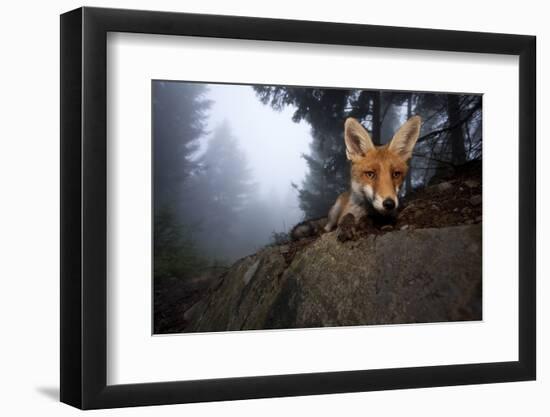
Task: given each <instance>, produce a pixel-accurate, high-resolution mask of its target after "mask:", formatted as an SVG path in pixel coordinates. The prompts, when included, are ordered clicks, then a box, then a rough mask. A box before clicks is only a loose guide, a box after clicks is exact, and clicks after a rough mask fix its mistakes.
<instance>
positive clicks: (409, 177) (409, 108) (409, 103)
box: [405, 93, 413, 194]
mask: <svg viewBox="0 0 550 417" xmlns="http://www.w3.org/2000/svg"><path fill="white" fill-rule="evenodd" d="M412 99H413V95H412V93H411V94H409V98H408V99H407V120H409V119H410V118H411V117H412ZM411 160H412V158H411ZM412 170H413V168H412V166H411V165H410V164H409V172H407V176H406V177H405V193H406V194H408V193H410V192H411V191H412Z"/></svg>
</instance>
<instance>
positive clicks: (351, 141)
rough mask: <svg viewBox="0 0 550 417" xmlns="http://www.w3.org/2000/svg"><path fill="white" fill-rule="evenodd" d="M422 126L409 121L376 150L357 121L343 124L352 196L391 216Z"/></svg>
mask: <svg viewBox="0 0 550 417" xmlns="http://www.w3.org/2000/svg"><path fill="white" fill-rule="evenodd" d="M421 122H422V121H421V119H420V117H419V116H414V117H411V118H410V119H409V120H408V121H407V122H405V123H404V124H403V125H402V126H401V127H400V128H399V130H398V131H397V133H396V134H395V135H394V137H393V138H392V140H391V141H390V142H389V143H388V144H386V145H383V146H375V145H374V144H373V142H372V140H371V138H370V136H369V134H368V132H367V131H366V130H365V128H364V127H363V126H362V125H361V124H360V123H359V122H358V121H357V120H355V119H354V118H351V117H350V118H348V119H347V120H346V123H345V130H344V139H345V143H346V155H347V157H348V159H349V160H350V161H351V187H352V194H353V196H354V197H360V198H362V199H363V201H366V202H367V203H368V204H369V206H370V207H372V208H374V210H375V211H376V212H377V213H379V214H382V215H393V214H395V212H396V210H397V207H398V206H399V199H398V194H399V189H400V188H401V185H402V184H403V181H404V179H405V176H406V175H407V170H408V162H409V160H410V158H411V156H412V151H413V148H414V145H415V144H416V141H417V140H418V136H419V134H420V125H421Z"/></svg>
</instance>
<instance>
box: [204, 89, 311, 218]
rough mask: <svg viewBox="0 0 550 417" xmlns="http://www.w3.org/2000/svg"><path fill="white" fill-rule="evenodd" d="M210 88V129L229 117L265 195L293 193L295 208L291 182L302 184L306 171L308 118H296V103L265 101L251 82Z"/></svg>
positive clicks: (281, 195)
mask: <svg viewBox="0 0 550 417" xmlns="http://www.w3.org/2000/svg"><path fill="white" fill-rule="evenodd" d="M209 90H210V91H209V93H208V94H207V98H208V99H210V100H212V101H213V104H212V107H211V113H210V117H209V118H208V130H210V131H214V130H215V129H216V127H217V126H219V125H220V124H221V123H223V122H224V121H227V122H228V123H229V126H230V128H231V132H232V133H233V135H234V136H235V138H236V139H237V142H238V145H239V147H240V148H241V149H242V150H243V151H244V153H245V154H246V159H247V161H248V165H249V167H250V168H251V171H252V177H253V178H254V181H256V182H257V183H258V184H259V192H260V193H261V195H262V197H265V198H267V199H271V198H274V199H282V198H286V196H287V195H288V194H289V193H291V194H293V195H295V196H296V200H295V204H294V208H295V209H298V200H297V192H296V191H295V190H294V189H292V187H291V183H292V182H293V183H295V184H300V183H301V182H302V181H303V179H304V176H305V174H306V170H307V164H306V162H305V160H304V158H302V155H303V154H307V153H308V151H309V144H310V142H311V134H310V130H311V128H310V126H309V125H308V124H307V123H306V122H305V121H302V122H300V123H294V122H293V121H292V114H293V113H294V111H295V107H294V106H289V107H285V108H284V109H282V110H281V111H274V110H273V109H272V108H270V107H268V106H265V105H262V103H260V101H259V100H258V97H257V96H256V93H255V92H254V91H253V89H252V87H250V86H243V85H224V84H218V85H216V84H210V85H209ZM206 140H208V138H206ZM206 140H205V142H206Z"/></svg>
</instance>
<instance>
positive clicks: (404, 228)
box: [399, 224, 409, 230]
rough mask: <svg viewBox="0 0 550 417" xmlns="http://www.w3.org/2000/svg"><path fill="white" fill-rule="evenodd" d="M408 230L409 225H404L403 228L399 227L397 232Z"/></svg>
mask: <svg viewBox="0 0 550 417" xmlns="http://www.w3.org/2000/svg"><path fill="white" fill-rule="evenodd" d="M408 228H409V225H408V224H404V225H403V226H401V228H400V229H399V230H407V229H408Z"/></svg>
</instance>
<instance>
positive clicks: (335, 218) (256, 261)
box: [151, 80, 483, 334]
mask: <svg viewBox="0 0 550 417" xmlns="http://www.w3.org/2000/svg"><path fill="white" fill-rule="evenodd" d="M151 88H152V119H153V120H152V150H153V161H152V163H153V181H152V184H153V190H152V191H153V225H152V227H153V312H152V314H153V333H154V334H173V333H195V332H201V333H204V332H218V331H244V330H269V329H302V328H322V327H338V326H366V325H389V324H411V323H439V322H455V321H463V322H464V321H478V320H481V319H482V202H483V201H482V147H483V146H482V145H483V135H482V133H483V131H482V96H481V95H480V94H470V93H461V94H457V93H447V92H419V91H418V92H417V91H393V90H376V89H361V88H327V87H302V86H281V85H246V84H223V83H214V82H186V81H180V80H153V81H152V85H151Z"/></svg>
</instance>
